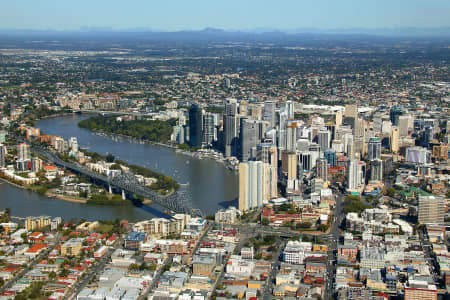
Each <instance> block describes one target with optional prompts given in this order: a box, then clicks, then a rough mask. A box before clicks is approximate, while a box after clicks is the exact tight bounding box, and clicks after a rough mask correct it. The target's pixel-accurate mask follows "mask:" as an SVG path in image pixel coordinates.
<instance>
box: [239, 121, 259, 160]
mask: <svg viewBox="0 0 450 300" xmlns="http://www.w3.org/2000/svg"><path fill="white" fill-rule="evenodd" d="M240 124H241V125H240V131H239V142H240V147H239V148H240V149H239V159H240V160H241V161H243V162H245V161H248V160H249V159H250V157H251V150H252V148H254V147H256V144H257V143H259V142H260V140H259V139H258V136H259V134H258V132H259V124H260V122H259V121H254V120H249V119H247V118H241V120H240Z"/></svg>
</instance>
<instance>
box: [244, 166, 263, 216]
mask: <svg viewBox="0 0 450 300" xmlns="http://www.w3.org/2000/svg"><path fill="white" fill-rule="evenodd" d="M263 164H264V163H263V162H262V161H249V162H246V163H240V164H239V210H240V211H248V210H251V209H254V208H257V207H261V206H262V205H263V182H264V178H263V176H264V170H263V168H264V167H263Z"/></svg>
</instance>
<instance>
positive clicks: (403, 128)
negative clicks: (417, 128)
mask: <svg viewBox="0 0 450 300" xmlns="http://www.w3.org/2000/svg"><path fill="white" fill-rule="evenodd" d="M410 118H411V116H409V115H405V116H399V117H398V129H399V131H400V132H399V133H400V137H406V136H408V135H409V123H410Z"/></svg>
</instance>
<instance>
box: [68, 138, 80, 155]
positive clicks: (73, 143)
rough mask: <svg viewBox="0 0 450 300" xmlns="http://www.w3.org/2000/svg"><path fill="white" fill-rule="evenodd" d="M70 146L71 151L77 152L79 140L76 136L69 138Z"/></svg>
mask: <svg viewBox="0 0 450 300" xmlns="http://www.w3.org/2000/svg"><path fill="white" fill-rule="evenodd" d="M69 148H70V151H72V152H74V153H77V152H78V140H77V138H76V137H71V138H70V139H69Z"/></svg>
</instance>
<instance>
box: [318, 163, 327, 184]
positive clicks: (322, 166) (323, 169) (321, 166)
mask: <svg viewBox="0 0 450 300" xmlns="http://www.w3.org/2000/svg"><path fill="white" fill-rule="evenodd" d="M316 174H317V178H321V179H323V181H327V180H328V161H327V160H326V158H318V159H317V162H316Z"/></svg>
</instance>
